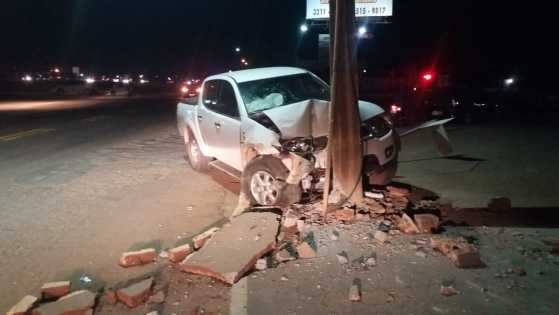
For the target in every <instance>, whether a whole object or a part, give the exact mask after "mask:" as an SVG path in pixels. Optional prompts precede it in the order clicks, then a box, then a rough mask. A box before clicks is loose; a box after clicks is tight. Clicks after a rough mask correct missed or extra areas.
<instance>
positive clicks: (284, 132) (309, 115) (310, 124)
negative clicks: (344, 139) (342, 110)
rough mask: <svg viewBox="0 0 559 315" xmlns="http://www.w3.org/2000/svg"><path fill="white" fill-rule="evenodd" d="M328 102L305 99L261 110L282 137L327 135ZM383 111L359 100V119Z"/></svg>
mask: <svg viewBox="0 0 559 315" xmlns="http://www.w3.org/2000/svg"><path fill="white" fill-rule="evenodd" d="M329 104H330V102H326V101H319V100H307V101H303V102H299V103H294V104H290V105H285V106H280V107H276V108H272V109H269V110H265V111H263V113H264V114H266V115H267V116H268V117H269V118H270V119H271V120H272V122H274V124H275V125H276V126H277V127H278V129H279V130H280V132H281V137H282V138H283V139H292V138H298V137H322V136H327V135H328V108H329ZM382 113H384V110H383V109H382V108H380V107H379V106H378V105H375V104H373V103H370V102H364V101H359V114H360V116H361V121H364V120H367V119H369V118H372V117H374V116H377V115H380V114H382Z"/></svg>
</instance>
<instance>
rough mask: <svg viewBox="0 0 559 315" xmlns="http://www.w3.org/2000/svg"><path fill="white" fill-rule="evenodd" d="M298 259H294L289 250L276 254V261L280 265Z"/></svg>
mask: <svg viewBox="0 0 559 315" xmlns="http://www.w3.org/2000/svg"><path fill="white" fill-rule="evenodd" d="M295 259H297V258H296V257H294V256H293V255H292V254H291V252H290V251H289V250H287V249H282V250H280V251H279V252H277V253H276V260H277V261H278V262H279V263H284V262H287V261H292V260H295Z"/></svg>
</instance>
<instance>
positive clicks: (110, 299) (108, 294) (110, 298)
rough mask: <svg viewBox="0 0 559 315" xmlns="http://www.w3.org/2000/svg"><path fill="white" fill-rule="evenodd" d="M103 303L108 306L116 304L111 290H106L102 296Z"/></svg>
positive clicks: (114, 295) (114, 294)
mask: <svg viewBox="0 0 559 315" xmlns="http://www.w3.org/2000/svg"><path fill="white" fill-rule="evenodd" d="M103 299H104V301H105V303H107V304H109V305H115V304H116V303H117V302H118V298H117V297H116V292H115V291H114V290H112V289H108V290H107V291H106V292H105V295H104V296H103Z"/></svg>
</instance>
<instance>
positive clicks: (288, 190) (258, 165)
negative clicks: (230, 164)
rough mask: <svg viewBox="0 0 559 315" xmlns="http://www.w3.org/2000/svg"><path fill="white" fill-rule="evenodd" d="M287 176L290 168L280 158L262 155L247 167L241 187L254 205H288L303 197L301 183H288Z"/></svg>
mask: <svg viewBox="0 0 559 315" xmlns="http://www.w3.org/2000/svg"><path fill="white" fill-rule="evenodd" d="M287 176H289V170H288V169H287V168H286V167H285V165H283V163H282V162H281V161H280V160H279V159H276V158H273V157H265V156H260V157H257V158H256V159H254V160H252V161H251V162H250V163H249V164H248V165H247V166H246V167H245V170H244V171H243V175H242V178H241V185H242V187H241V189H242V190H243V192H245V193H246V194H247V195H248V196H250V201H251V204H253V205H261V206H279V207H286V206H289V205H291V204H294V203H296V202H298V201H299V200H300V199H301V185H290V184H287V183H286V182H285V179H286V178H287Z"/></svg>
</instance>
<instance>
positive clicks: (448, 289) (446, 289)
mask: <svg viewBox="0 0 559 315" xmlns="http://www.w3.org/2000/svg"><path fill="white" fill-rule="evenodd" d="M459 293H460V292H458V290H456V289H455V288H454V287H453V286H445V285H442V286H441V295H442V296H453V295H457V294H459Z"/></svg>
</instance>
